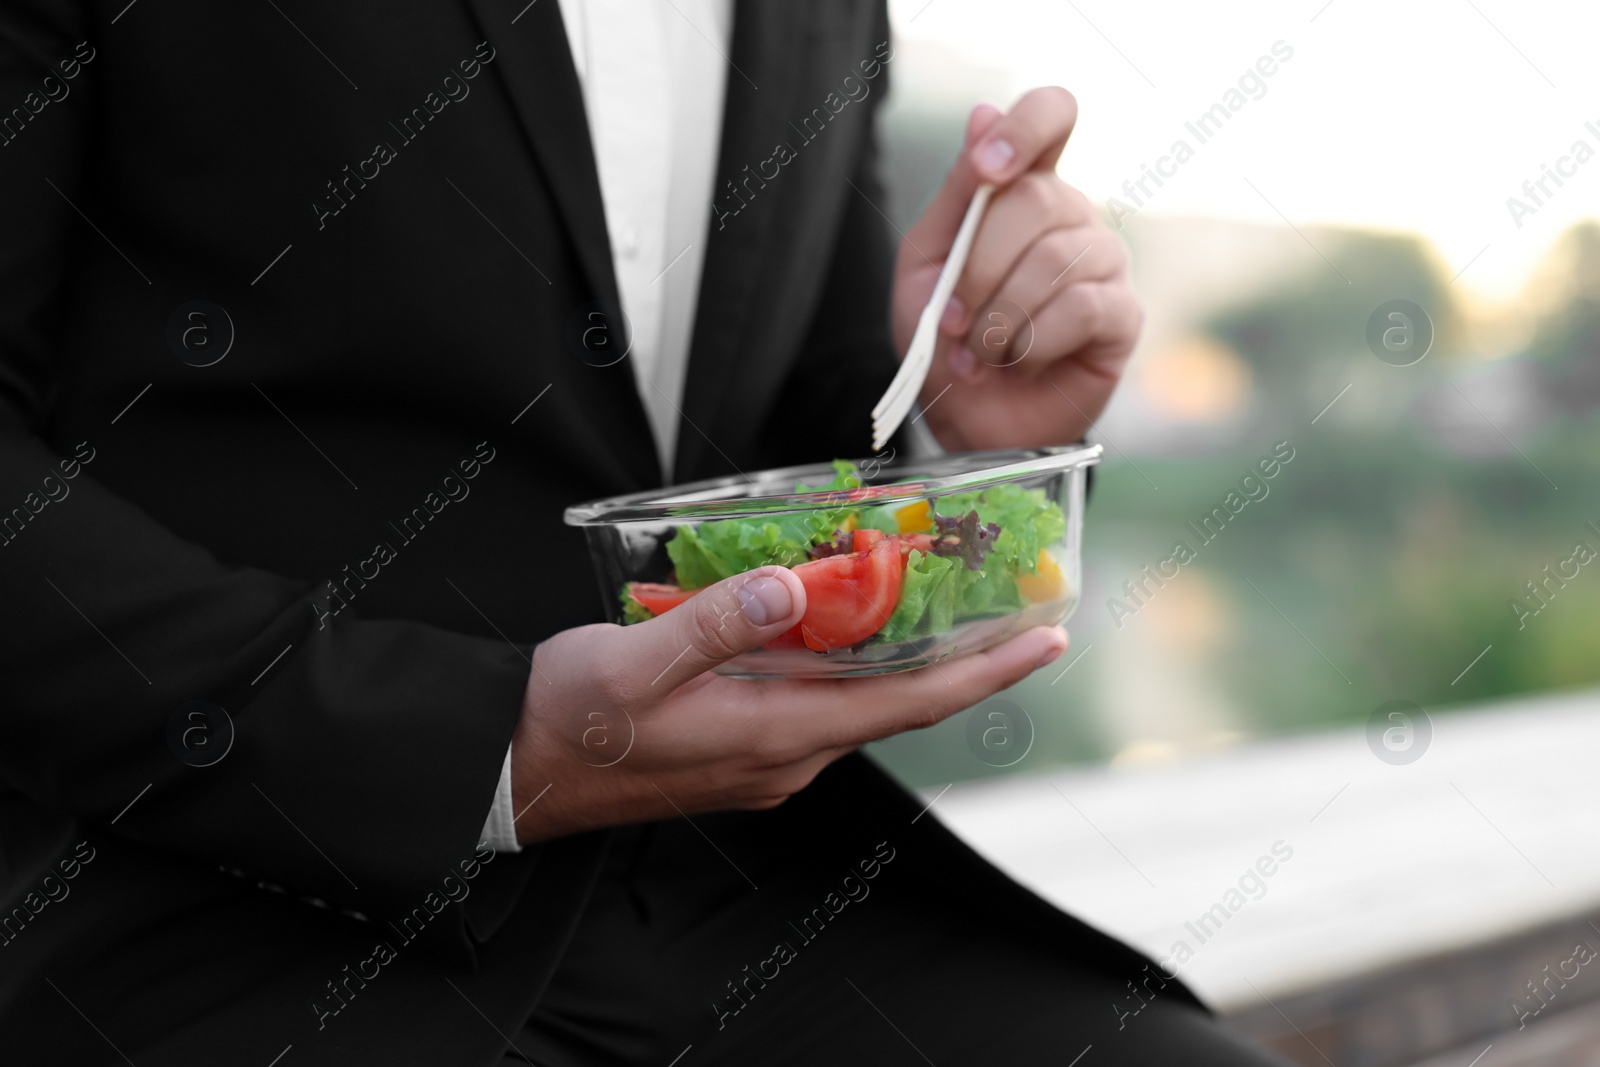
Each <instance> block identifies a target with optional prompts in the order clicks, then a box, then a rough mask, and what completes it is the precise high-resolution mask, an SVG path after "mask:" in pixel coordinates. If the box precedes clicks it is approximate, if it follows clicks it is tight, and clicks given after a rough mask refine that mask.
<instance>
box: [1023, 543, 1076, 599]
mask: <svg viewBox="0 0 1600 1067" xmlns="http://www.w3.org/2000/svg"><path fill="white" fill-rule="evenodd" d="M1066 587H1067V579H1066V576H1065V575H1063V574H1062V573H1061V566H1060V564H1058V563H1056V558H1055V557H1054V556H1052V555H1051V554H1050V553H1049V552H1047V551H1045V550H1043V549H1040V550H1039V562H1038V570H1037V571H1035V572H1034V573H1033V574H1024V575H1022V576H1021V577H1020V578H1018V579H1017V590H1018V591H1019V592H1020V593H1021V594H1022V595H1023V597H1025V598H1026V599H1028V600H1030V601H1032V602H1033V603H1035V604H1042V603H1044V602H1045V601H1047V600H1055V599H1056V598H1058V597H1060V596H1061V594H1062V592H1063V591H1064V590H1065V589H1066Z"/></svg>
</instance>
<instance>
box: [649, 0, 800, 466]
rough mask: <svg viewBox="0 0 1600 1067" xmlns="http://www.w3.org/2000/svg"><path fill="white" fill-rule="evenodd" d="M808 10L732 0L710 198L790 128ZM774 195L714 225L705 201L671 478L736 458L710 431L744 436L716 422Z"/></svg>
mask: <svg viewBox="0 0 1600 1067" xmlns="http://www.w3.org/2000/svg"><path fill="white" fill-rule="evenodd" d="M807 11H808V8H807V5H803V4H796V3H783V4H770V5H763V6H762V7H761V8H760V10H759V11H758V10H756V9H755V6H754V5H753V4H752V3H750V2H748V0H739V3H738V5H737V7H736V9H735V15H734V21H733V47H732V48H731V49H730V58H731V59H732V61H733V65H732V66H731V67H730V68H729V70H728V83H727V84H728V87H727V103H726V106H725V107H724V109H723V120H722V143H721V146H720V148H719V149H718V158H717V181H718V186H717V188H716V189H715V190H713V192H712V199H713V204H714V205H717V204H721V205H723V206H724V207H727V206H729V205H732V206H737V205H738V203H739V200H738V199H736V198H735V196H734V193H733V192H732V190H731V189H730V185H731V183H732V182H733V181H735V180H738V179H742V178H743V177H744V170H743V168H744V167H745V165H746V164H750V165H754V163H755V162H756V161H758V160H761V159H764V158H766V157H767V156H769V155H770V154H771V153H772V146H773V142H774V141H777V140H782V139H783V138H784V136H785V134H786V131H787V130H788V129H789V127H788V122H789V119H790V118H791V117H792V116H791V111H792V105H793V103H794V97H795V93H796V87H797V85H798V79H799V76H800V73H801V72H802V70H803V69H804V68H803V63H804V61H805V56H804V55H803V51H804V43H805V41H806V40H807V37H806V34H805V32H804V29H805V27H804V24H803V22H804V18H805V17H806V15H807ZM774 200H775V198H774V197H772V196H767V197H765V198H758V199H756V200H754V201H752V202H751V204H750V207H749V208H746V209H743V210H741V211H740V213H739V215H738V217H736V218H735V217H730V218H727V219H725V220H724V221H723V224H722V225H720V227H719V223H718V219H717V215H718V209H717V207H716V206H713V208H712V217H711V223H710V227H709V234H708V238H707V245H706V257H705V265H704V266H703V267H702V269H701V277H700V298H699V302H698V305H697V306H696V309H695V322H694V336H693V342H692V344H691V345H690V353H691V356H690V360H689V368H688V374H687V380H686V381H685V383H684V390H683V404H682V407H683V415H684V417H683V420H682V422H680V424H679V427H678V447H677V456H676V459H675V462H674V464H673V472H674V480H675V481H684V480H687V479H689V478H693V477H696V476H702V472H703V471H705V470H707V469H709V468H715V469H717V470H725V469H726V467H727V465H728V464H733V463H736V462H737V461H736V460H735V459H733V458H732V457H727V456H726V455H725V454H722V451H723V447H725V446H723V445H722V444H721V443H720V442H719V438H723V437H726V438H727V439H730V440H731V439H736V438H737V439H742V438H743V434H740V433H732V432H726V433H719V432H718V428H717V425H716V424H718V423H722V425H723V426H731V425H732V423H730V422H729V421H728V419H727V418H726V415H727V413H728V412H727V408H726V405H725V398H726V397H727V390H728V387H729V385H730V384H731V381H732V379H733V378H734V376H735V375H734V371H735V370H736V360H738V359H739V358H741V355H751V354H748V353H742V349H741V345H740V339H741V337H742V336H743V335H744V333H745V328H746V323H747V322H748V320H749V317H750V314H751V312H752V310H753V309H754V308H755V307H756V306H757V304H758V301H759V297H760V295H761V294H760V293H759V292H758V291H757V284H756V283H757V279H758V277H759V276H760V274H761V270H760V265H761V261H762V258H763V257H764V256H765V255H766V254H767V252H768V244H769V240H770V237H771V233H772V228H773V223H774V218H775V215H774V212H773V211H772V210H771V209H772V208H773V206H774ZM751 417H752V418H753V417H754V416H753V415H752V416H751ZM737 418H738V416H737V414H735V419H737ZM708 435H709V436H708ZM724 460H725V462H724ZM708 464H709V468H708Z"/></svg>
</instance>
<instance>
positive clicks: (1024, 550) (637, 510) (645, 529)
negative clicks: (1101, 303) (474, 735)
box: [566, 445, 1101, 678]
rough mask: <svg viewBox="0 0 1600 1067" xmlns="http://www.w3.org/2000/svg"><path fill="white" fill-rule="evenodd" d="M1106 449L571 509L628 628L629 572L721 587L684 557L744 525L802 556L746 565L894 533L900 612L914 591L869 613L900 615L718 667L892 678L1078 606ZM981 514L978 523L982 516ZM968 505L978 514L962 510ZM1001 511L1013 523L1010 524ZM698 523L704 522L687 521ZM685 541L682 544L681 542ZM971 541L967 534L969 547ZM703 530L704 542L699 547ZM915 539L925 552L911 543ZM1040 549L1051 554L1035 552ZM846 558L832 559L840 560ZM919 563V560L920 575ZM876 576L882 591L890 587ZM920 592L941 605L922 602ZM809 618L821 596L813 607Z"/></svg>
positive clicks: (789, 474)
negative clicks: (1087, 512)
mask: <svg viewBox="0 0 1600 1067" xmlns="http://www.w3.org/2000/svg"><path fill="white" fill-rule="evenodd" d="M1100 454H1101V448H1100V446H1099V445H1079V446H1072V447H1065V448H1039V449H1018V450H1012V451H1004V452H968V453H959V454H953V455H948V456H941V457H939V458H937V459H932V460H927V461H922V462H908V463H901V462H884V461H882V460H878V459H869V460H863V461H859V462H857V463H856V465H855V466H856V468H857V470H858V474H859V477H860V487H858V488H831V489H815V488H813V489H812V490H811V491H797V488H796V486H797V485H798V484H803V485H805V486H808V487H817V486H827V485H830V484H837V483H835V481H834V479H835V476H836V470H835V468H834V467H831V466H828V465H826V464H816V465H811V466H803V467H786V468H782V469H778V470H768V471H760V472H755V473H749V474H740V475H734V476H731V477H727V478H717V479H712V480H708V481H703V482H695V483H692V484H689V485H680V486H672V487H669V488H665V489H657V490H651V491H649V492H645V493H635V494H632V495H630V496H619V497H612V498H610V499H608V500H596V501H591V502H589V503H587V504H578V505H575V506H573V507H570V508H568V509H567V511H566V522H567V524H568V525H569V526H581V527H583V528H584V530H585V532H586V534H587V536H588V541H589V551H590V554H591V555H592V556H593V558H594V566H595V573H596V575H597V576H598V577H599V580H600V591H601V594H602V595H603V596H604V598H605V603H606V611H607V613H608V616H609V618H610V619H611V621H612V622H615V623H622V624H626V623H628V622H631V621H637V620H638V619H639V618H640V617H643V616H645V615H646V614H647V613H646V612H645V611H643V610H641V609H642V605H641V604H639V603H638V602H637V601H632V598H631V594H630V593H628V592H627V591H629V590H633V589H635V588H636V587H633V586H630V583H662V584H669V585H675V584H677V583H676V582H675V581H674V579H675V578H676V577H678V572H679V571H682V570H690V571H695V572H697V573H698V576H699V577H700V579H701V580H697V581H692V582H690V583H688V585H689V586H690V587H694V588H699V587H701V586H703V585H705V584H710V581H711V580H713V579H711V578H710V577H709V576H708V575H707V572H706V568H705V566H704V565H703V564H701V563H698V562H696V563H692V565H691V562H690V561H688V560H686V559H685V553H686V551H688V550H690V549H692V550H693V551H694V552H695V553H698V552H699V549H698V548H697V547H696V546H698V545H711V544H713V543H716V544H726V543H728V541H727V538H728V537H729V536H730V535H732V534H735V533H738V534H741V535H742V534H743V533H744V532H745V530H744V529H743V528H740V527H738V526H737V524H747V525H748V526H750V527H753V528H754V529H755V531H756V532H757V533H764V534H769V535H772V536H774V537H775V538H776V540H777V541H778V542H779V543H781V544H782V545H784V546H786V548H785V549H783V551H786V552H787V554H788V555H787V558H785V559H782V560H769V559H759V560H754V559H752V561H751V562H749V565H748V568H746V569H753V568H754V567H756V566H760V565H762V564H764V563H768V562H785V563H788V564H789V565H803V564H804V563H805V562H806V561H808V560H809V559H811V558H813V557H816V556H818V555H830V554H831V555H844V554H847V553H848V552H849V551H850V550H851V548H852V547H853V546H852V542H853V541H854V539H855V536H856V535H854V534H853V533H851V530H852V528H857V529H863V528H869V527H872V528H877V529H881V530H884V531H885V532H886V533H887V534H893V535H895V536H897V537H898V540H897V542H896V544H897V546H898V547H899V548H900V549H901V553H900V554H901V563H900V574H901V580H900V582H899V584H898V586H897V589H898V591H897V592H896V593H895V608H899V607H900V601H901V600H902V599H909V600H911V603H908V604H906V605H905V610H904V611H899V612H895V611H890V612H888V613H887V614H886V612H885V607H886V606H887V605H886V604H885V607H880V608H878V609H877V614H876V616H871V615H868V617H873V618H875V619H876V620H879V621H882V620H885V619H888V618H892V620H893V622H892V624H890V625H885V626H883V627H880V628H879V630H878V631H876V632H875V633H873V634H872V635H871V636H868V637H866V638H864V639H862V640H860V641H857V642H855V643H854V644H850V645H846V646H842V647H832V646H829V647H827V650H826V651H815V650H814V648H815V647H816V646H817V645H819V644H820V645H827V641H828V638H827V635H823V637H821V638H819V637H817V635H816V634H815V633H812V632H810V631H809V629H808V633H807V634H805V635H802V634H799V633H798V632H795V631H792V632H791V633H790V634H788V635H785V638H786V640H780V641H776V642H773V643H771V644H770V645H769V646H767V647H762V648H759V649H755V650H752V651H750V652H746V653H744V654H743V655H741V656H739V657H737V658H736V659H733V660H730V661H729V662H727V663H725V664H723V665H722V666H720V667H718V668H717V671H718V673H721V674H726V675H731V676H733V677H795V678H799V677H839V676H849V675H869V674H886V673H889V672H892V671H904V670H915V669H916V668H918V667H926V666H928V665H930V664H933V663H936V662H938V661H940V660H943V659H948V658H950V657H952V656H959V655H963V654H966V653H969V652H977V651H980V650H982V649H985V648H989V647H990V646H992V645H996V644H998V643H1000V642H1001V641H1004V640H1005V639H1007V638H1008V637H1011V636H1013V635H1014V634H1017V633H1019V632H1021V631H1022V630H1025V629H1027V628H1028V627H1030V626H1039V625H1050V624H1053V623H1058V622H1061V621H1062V620H1063V619H1065V618H1067V616H1068V615H1070V614H1071V613H1072V610H1073V608H1075V607H1076V606H1077V603H1078V595H1079V590H1080V588H1081V567H1080V559H1079V555H1080V545H1081V533H1082V526H1083V500H1084V488H1085V482H1086V480H1087V473H1086V472H1087V470H1088V468H1089V467H1090V466H1092V465H1093V464H1095V463H1097V462H1099V460H1100ZM924 505H926V507H924ZM974 511H975V512H977V516H976V522H974V521H973V518H972V517H971V516H970V515H969V513H970V512H974ZM934 516H939V517H940V520H939V521H936V520H935V519H934ZM963 517H966V522H965V523H964V524H963V523H960V522H959V520H961V519H962V518H963ZM852 518H853V521H852ZM997 519H1003V520H1004V521H1003V522H995V520H997ZM729 520H735V522H729ZM991 522H994V523H995V525H998V526H999V532H998V533H996V532H995V528H994V526H993V525H990V523H991ZM715 524H722V525H715ZM891 525H892V527H893V528H891ZM958 526H959V529H958V528H957V527H958ZM770 527H776V528H777V531H778V532H777V534H772V530H771V529H770ZM1008 527H1009V530H1008ZM684 528H687V529H688V530H689V531H690V532H689V533H683V532H681V531H682V530H683V529H684ZM797 531H798V532H797ZM975 533H976V536H974V534H975ZM841 534H842V535H843V537H844V539H843V540H840V535H841ZM918 534H920V535H921V536H920V538H919V537H918V536H917V535H918ZM675 538H678V539H681V541H680V543H679V544H678V545H676V546H674V547H673V548H672V549H670V550H669V547H668V546H669V543H671V542H673V541H674V539H675ZM758 539H759V538H758ZM963 540H964V541H966V542H967V543H968V547H967V548H966V550H965V551H963V549H962V541H963ZM690 541H692V542H694V544H693V545H689V544H686V542H690ZM797 544H805V545H806V546H807V548H808V552H806V553H805V554H801V555H798V556H796V555H795V546H796V545H797ZM984 545H987V548H986V550H985V549H984V548H983V547H981V546H984ZM834 546H837V547H834ZM912 546H915V547H916V548H917V549H919V550H920V552H921V556H920V557H918V556H913V555H911V554H910V553H911V549H912ZM974 546H980V547H976V548H975V547H974ZM1035 548H1037V549H1038V555H1037V556H1036V557H1034V558H1031V559H1029V558H1027V557H1028V556H1029V555H1031V554H1032V552H1033V549H1035ZM863 551H867V552H870V549H869V548H863ZM882 551H886V550H882V549H880V552H882ZM713 555H715V553H713ZM974 557H977V558H974ZM694 558H695V559H696V560H704V559H706V558H709V557H706V556H701V555H698V554H696V555H695V557H694ZM851 558H852V559H859V558H863V557H859V556H851ZM675 559H685V563H684V566H683V567H677V566H676V565H675ZM973 563H977V564H978V566H977V567H975V568H974V567H973V566H972V564H973ZM844 566H845V564H843V563H836V564H833V565H830V567H833V568H834V569H835V570H838V568H841V567H844ZM1030 566H1031V570H1030ZM912 570H918V571H919V574H918V576H916V577H915V579H914V578H913V576H912V574H911V571H912ZM924 570H925V571H926V572H927V573H921V572H922V571H924ZM811 573H812V574H818V573H820V572H819V571H818V570H815V569H814V570H813V571H812V572H811ZM841 573H842V572H841ZM689 576H690V577H695V576H696V574H690V575H689ZM914 585H915V589H914V588H913V586H914ZM810 588H811V586H810V584H809V583H808V589H810ZM875 588H877V590H878V593H879V594H880V595H881V594H882V591H883V590H882V586H881V585H879V586H877V587H875ZM852 591H853V590H852ZM657 592H658V593H659V591H657ZM919 593H920V594H922V595H923V596H925V598H926V601H927V606H926V607H924V608H922V609H921V611H920V614H918V600H919V599H921V597H919V595H918V594H919ZM858 595H859V594H858ZM813 599H815V600H816V601H817V602H818V603H819V604H820V603H821V601H822V598H821V597H815V598H813ZM630 601H631V602H630ZM936 605H942V606H937V607H936ZM625 608H627V610H626V611H625V610H624V609H625ZM663 610H670V609H663ZM863 614H866V613H863ZM811 618H812V616H811V614H810V611H809V608H808V614H807V616H806V619H807V620H810V619H811ZM857 625H858V626H859V625H860V624H857ZM799 629H800V628H799V627H796V631H798V630H799ZM802 639H803V640H802ZM807 644H810V645H812V647H806V645H807Z"/></svg>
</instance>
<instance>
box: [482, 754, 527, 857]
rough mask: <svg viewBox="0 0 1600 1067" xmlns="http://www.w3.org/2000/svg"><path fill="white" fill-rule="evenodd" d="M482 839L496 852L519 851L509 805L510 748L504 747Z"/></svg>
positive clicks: (514, 824) (519, 847)
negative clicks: (503, 760) (503, 761)
mask: <svg viewBox="0 0 1600 1067" xmlns="http://www.w3.org/2000/svg"><path fill="white" fill-rule="evenodd" d="M482 840H483V841H486V842H488V844H489V847H490V848H492V849H494V850H495V851H496V852H521V851H522V846H521V845H519V844H518V843H517V824H516V812H515V811H514V810H512V807H511V748H510V746H509V745H508V746H507V747H506V761H505V763H503V764H502V765H501V767H500V784H499V785H498V786H496V787H495V791H494V806H493V807H491V808H490V809H489V817H488V818H487V819H485V820H484V823H483V838H482Z"/></svg>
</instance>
